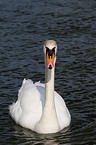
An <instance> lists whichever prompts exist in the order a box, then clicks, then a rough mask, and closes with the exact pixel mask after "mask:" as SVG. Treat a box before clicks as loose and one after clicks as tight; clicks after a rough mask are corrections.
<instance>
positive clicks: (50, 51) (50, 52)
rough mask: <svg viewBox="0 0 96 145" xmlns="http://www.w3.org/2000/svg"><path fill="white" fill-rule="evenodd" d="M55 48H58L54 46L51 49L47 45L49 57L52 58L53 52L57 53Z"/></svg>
mask: <svg viewBox="0 0 96 145" xmlns="http://www.w3.org/2000/svg"><path fill="white" fill-rule="evenodd" d="M55 48H56V47H53V48H52V50H50V49H49V48H48V47H47V46H46V55H47V53H48V56H49V58H50V56H51V58H52V54H53V53H54V55H55Z"/></svg>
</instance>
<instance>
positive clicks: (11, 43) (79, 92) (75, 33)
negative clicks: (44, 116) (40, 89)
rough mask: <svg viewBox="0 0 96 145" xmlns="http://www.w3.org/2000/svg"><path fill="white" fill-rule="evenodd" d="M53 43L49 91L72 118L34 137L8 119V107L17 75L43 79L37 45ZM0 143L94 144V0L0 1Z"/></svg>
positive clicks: (40, 51) (18, 79)
mask: <svg viewBox="0 0 96 145" xmlns="http://www.w3.org/2000/svg"><path fill="white" fill-rule="evenodd" d="M47 39H54V40H56V41H57V43H58V54H57V63H56V74H55V90H56V91H57V92H58V93H59V94H60V95H61V96H63V98H64V100H65V101H66V104H67V107H68V108H69V110H70V113H71V116H72V121H71V125H70V128H69V129H68V130H67V131H66V132H65V130H62V131H61V132H59V133H56V134H52V135H40V134H37V133H35V132H32V131H30V130H27V129H24V128H22V127H20V126H18V125H16V124H15V123H14V121H13V120H12V119H11V118H10V116H9V110H8V106H9V105H10V104H11V103H12V102H13V101H16V100H17V94H18V89H19V88H20V86H21V83H22V80H23V78H30V79H32V80H33V81H34V82H35V81H39V80H40V81H41V82H44V78H45V77H44V74H45V72H44V59H43V57H44V56H43V49H42V46H43V43H44V41H45V40H47ZM0 127H1V129H0V131H1V135H0V145H2V144H4V145H5V144H9V145H10V144H12V145H13V144H16V145H17V144H22V145H23V144H34V145H35V144H41V145H43V144H44V145H49V144H50V145H59V144H64V145H77V144H78V145H80V144H84V145H92V144H94V145H95V144H96V0H88V1H87V0H85V1H83V0H80V1H78V0H66V1H64V0H59V1H56V0H53V1H46V0H42V1H39V0H34V1H32V0H17V1H16V0H2V1H1V0H0Z"/></svg>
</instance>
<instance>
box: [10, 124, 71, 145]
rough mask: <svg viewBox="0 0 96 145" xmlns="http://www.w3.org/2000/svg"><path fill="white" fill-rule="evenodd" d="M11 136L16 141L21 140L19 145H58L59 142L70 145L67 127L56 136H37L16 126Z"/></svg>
mask: <svg viewBox="0 0 96 145" xmlns="http://www.w3.org/2000/svg"><path fill="white" fill-rule="evenodd" d="M14 129H15V131H14V133H13V135H14V136H15V137H16V138H17V139H18V140H23V141H22V142H23V143H21V144H42V145H49V144H50V145H59V144H60V142H61V143H63V144H65V145H70V144H69V143H68V142H69V141H70V138H69V137H68V134H69V132H70V131H68V130H69V127H68V128H66V129H65V130H62V131H61V132H59V133H56V134H38V133H36V132H33V131H31V130H29V129H25V128H22V127H20V126H18V125H16V126H15V127H14Z"/></svg>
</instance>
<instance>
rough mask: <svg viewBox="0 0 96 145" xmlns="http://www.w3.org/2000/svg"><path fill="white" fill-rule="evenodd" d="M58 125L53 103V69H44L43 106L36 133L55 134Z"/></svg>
mask: <svg viewBox="0 0 96 145" xmlns="http://www.w3.org/2000/svg"><path fill="white" fill-rule="evenodd" d="M59 129H60V127H59V123H58V119H57V115H56V109H55V102H54V67H53V68H52V69H48V68H47V67H45V105H44V110H43V113H42V116H41V119H40V121H39V123H38V124H37V131H38V132H40V133H55V132H57V131H59Z"/></svg>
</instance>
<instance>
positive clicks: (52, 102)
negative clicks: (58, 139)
mask: <svg viewBox="0 0 96 145" xmlns="http://www.w3.org/2000/svg"><path fill="white" fill-rule="evenodd" d="M56 52H57V44H56V42H55V41H54V40H47V41H45V43H44V56H45V85H44V84H41V83H40V82H37V83H35V84H33V82H32V81H31V80H25V79H24V80H23V84H22V86H21V88H20V90H19V93H18V100H17V102H16V103H13V104H12V105H10V106H9V109H10V115H11V117H12V118H13V119H14V120H15V122H16V123H17V124H19V125H21V126H23V127H25V128H29V129H31V130H33V131H36V132H38V133H44V134H47V133H56V132H58V131H60V130H62V129H63V128H65V127H67V126H69V125H70V121H71V116H70V113H69V111H68V109H67V107H66V104H65V102H64V100H63V99H62V97H61V96H60V95H59V94H58V93H56V92H55V91H54V69H55V62H56Z"/></svg>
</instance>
